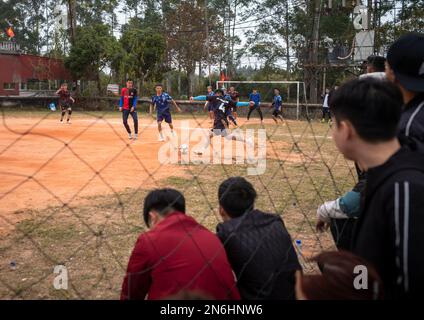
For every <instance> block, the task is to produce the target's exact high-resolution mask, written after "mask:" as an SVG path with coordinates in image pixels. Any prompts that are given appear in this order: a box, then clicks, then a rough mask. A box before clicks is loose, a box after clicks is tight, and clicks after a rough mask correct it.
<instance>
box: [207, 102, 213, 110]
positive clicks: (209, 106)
mask: <svg viewBox="0 0 424 320" xmlns="http://www.w3.org/2000/svg"><path fill="white" fill-rule="evenodd" d="M208 111H209V112H211V111H213V109H212V104H211V103H208Z"/></svg>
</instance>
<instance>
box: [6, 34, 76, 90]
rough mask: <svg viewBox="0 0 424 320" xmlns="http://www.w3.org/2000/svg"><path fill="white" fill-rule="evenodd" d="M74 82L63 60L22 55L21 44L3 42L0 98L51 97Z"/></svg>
mask: <svg viewBox="0 0 424 320" xmlns="http://www.w3.org/2000/svg"><path fill="white" fill-rule="evenodd" d="M71 81H72V77H71V75H70V73H69V72H68V71H67V70H66V68H65V66H64V65H63V61H62V60H60V59H54V58H49V57H41V56H36V55H30V54H22V53H21V51H20V50H19V45H18V44H16V43H14V42H10V41H9V42H3V43H1V42H0V96H32V95H40V94H43V93H44V94H49V93H52V92H53V91H56V90H57V89H58V87H59V86H60V84H61V83H62V82H71Z"/></svg>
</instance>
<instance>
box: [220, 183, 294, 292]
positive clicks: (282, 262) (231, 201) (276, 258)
mask: <svg viewBox="0 0 424 320" xmlns="http://www.w3.org/2000/svg"><path fill="white" fill-rule="evenodd" d="M218 198H219V199H218V200H219V212H220V215H221V216H222V218H223V220H224V222H223V223H220V224H219V225H218V226H217V235H218V237H219V238H220V239H221V242H222V243H223V245H224V247H225V251H226V252H227V256H228V259H229V261H230V264H231V266H232V268H233V270H234V272H235V273H236V276H237V287H238V289H239V292H240V295H241V297H242V299H246V300H289V299H294V298H295V294H294V293H295V292H294V287H295V273H296V271H297V270H301V269H302V267H301V266H300V264H299V261H298V259H297V255H296V252H295V250H294V247H293V244H292V240H291V237H290V235H289V233H288V232H287V229H286V227H285V226H284V222H283V220H282V219H281V217H280V216H278V215H276V214H270V213H264V212H261V211H260V210H257V209H255V208H254V203H255V199H256V191H255V189H254V188H253V186H252V184H251V183H249V182H248V181H247V180H245V179H244V178H242V177H234V178H229V179H227V180H226V181H224V182H223V183H222V184H221V185H220V186H219V190H218Z"/></svg>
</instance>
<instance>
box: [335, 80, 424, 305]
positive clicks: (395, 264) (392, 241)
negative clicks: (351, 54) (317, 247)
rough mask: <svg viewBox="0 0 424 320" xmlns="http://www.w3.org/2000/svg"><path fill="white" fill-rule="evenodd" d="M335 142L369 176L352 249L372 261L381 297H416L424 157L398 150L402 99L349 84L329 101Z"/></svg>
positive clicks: (363, 83)
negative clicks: (378, 275) (376, 273)
mask: <svg viewBox="0 0 424 320" xmlns="http://www.w3.org/2000/svg"><path fill="white" fill-rule="evenodd" d="M330 104H331V108H332V110H333V114H334V117H335V120H336V121H335V122H336V125H335V126H334V129H333V139H334V141H335V143H336V145H337V147H338V149H339V150H340V151H341V152H342V153H343V154H344V156H345V157H346V158H348V159H350V160H353V161H355V162H357V163H358V164H359V165H360V167H361V168H362V169H363V170H364V171H366V172H367V182H366V186H365V190H364V191H363V192H362V195H361V214H360V216H359V219H358V221H357V223H356V226H355V231H354V234H353V241H352V251H353V253H355V254H357V255H358V256H360V257H362V258H364V259H366V260H368V261H369V262H371V263H372V264H373V265H374V266H375V268H376V269H377V271H378V272H379V274H380V276H381V279H382V281H383V286H384V292H385V297H386V298H389V299H395V298H414V297H419V296H421V294H422V291H423V290H424V256H423V252H424V196H423V195H424V154H421V153H419V152H414V151H411V150H410V149H409V147H408V146H403V147H401V145H400V143H399V141H398V139H397V137H396V135H397V129H398V124H399V120H400V117H401V108H402V95H401V92H400V91H399V89H398V88H397V87H396V86H395V85H393V84H391V83H388V82H386V83H384V82H381V81H377V80H372V79H365V80H353V81H350V82H348V83H346V84H344V85H343V86H342V87H340V88H339V89H338V90H337V91H336V92H335V94H334V97H333V98H332V99H331V101H330Z"/></svg>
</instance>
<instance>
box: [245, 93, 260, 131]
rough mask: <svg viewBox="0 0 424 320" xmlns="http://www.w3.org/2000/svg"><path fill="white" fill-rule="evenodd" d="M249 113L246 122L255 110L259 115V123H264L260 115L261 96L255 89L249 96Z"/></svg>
mask: <svg viewBox="0 0 424 320" xmlns="http://www.w3.org/2000/svg"><path fill="white" fill-rule="evenodd" d="M249 106H250V109H249V113H248V114H247V120H249V119H250V115H251V114H252V112H253V111H254V110H256V111H257V112H258V113H259V116H260V117H261V123H263V121H264V116H263V115H262V110H261V95H260V94H259V92H258V90H257V89H255V88H254V89H253V90H252V93H250V94H249Z"/></svg>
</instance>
